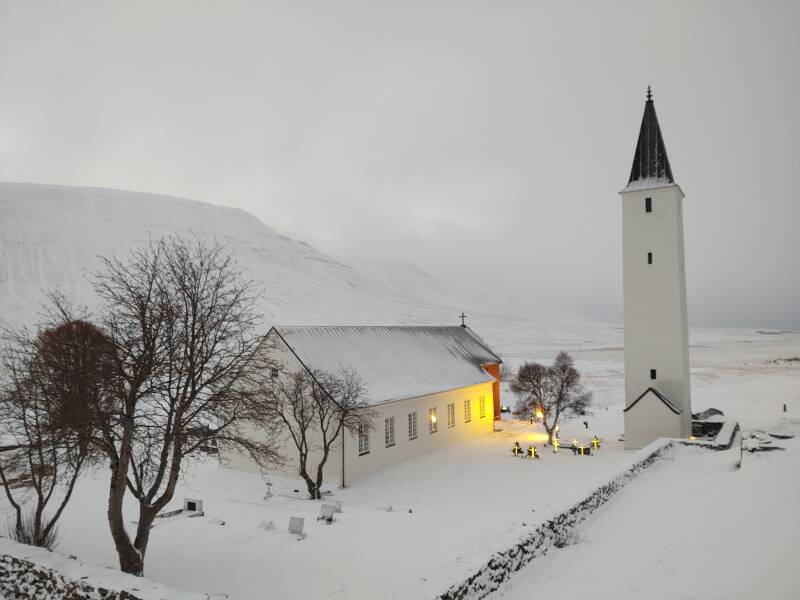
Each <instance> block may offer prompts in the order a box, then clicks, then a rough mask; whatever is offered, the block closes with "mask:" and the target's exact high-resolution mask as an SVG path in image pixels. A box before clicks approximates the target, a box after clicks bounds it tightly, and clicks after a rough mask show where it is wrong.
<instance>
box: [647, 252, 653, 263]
mask: <svg viewBox="0 0 800 600" xmlns="http://www.w3.org/2000/svg"><path fill="white" fill-rule="evenodd" d="M647 264H648V265H652V264H653V253H652V252H648V253H647Z"/></svg>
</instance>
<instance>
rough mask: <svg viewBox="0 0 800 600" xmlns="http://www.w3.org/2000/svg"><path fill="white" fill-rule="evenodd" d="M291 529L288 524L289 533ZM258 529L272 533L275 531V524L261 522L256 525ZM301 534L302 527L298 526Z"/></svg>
mask: <svg viewBox="0 0 800 600" xmlns="http://www.w3.org/2000/svg"><path fill="white" fill-rule="evenodd" d="M291 527H292V525H291V522H290V523H289V531H291ZM258 528H259V529H263V530H264V531H272V530H273V529H275V523H273V522H272V521H261V523H259V524H258ZM302 532H303V526H302V525H300V533H301V534H302Z"/></svg>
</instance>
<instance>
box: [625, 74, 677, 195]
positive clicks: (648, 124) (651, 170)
mask: <svg viewBox="0 0 800 600" xmlns="http://www.w3.org/2000/svg"><path fill="white" fill-rule="evenodd" d="M645 180H647V182H645ZM636 182H642V183H641V184H637V183H636ZM648 183H652V185H648ZM670 183H675V180H674V179H673V178H672V169H670V167H669V159H668V158H667V150H666V148H665V147H664V138H663V137H662V136H661V129H660V128H659V126H658V118H657V117H656V108H655V106H654V105H653V94H652V92H651V91H650V86H649V85H648V86H647V102H646V103H645V105H644V115H643V116H642V127H641V129H640V130H639V141H638V142H637V144H636V153H635V154H634V155H633V166H632V167H631V176H630V179H628V188H632V187H636V188H647V187H652V186H662V185H668V184H670Z"/></svg>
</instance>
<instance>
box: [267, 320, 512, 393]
mask: <svg viewBox="0 0 800 600" xmlns="http://www.w3.org/2000/svg"><path fill="white" fill-rule="evenodd" d="M272 331H275V332H276V333H277V334H278V335H280V337H281V338H282V339H283V340H284V342H286V344H287V345H288V346H289V347H290V348H291V349H292V351H293V352H294V353H295V355H296V356H297V358H298V359H299V360H300V362H302V363H303V364H304V365H305V367H306V368H307V369H309V370H310V371H327V372H336V371H338V370H340V369H342V368H346V369H350V370H353V371H355V372H356V373H358V375H359V376H360V378H361V380H362V382H363V384H364V387H365V388H366V396H367V398H368V400H369V401H370V402H371V403H373V404H375V403H379V402H387V401H389V400H401V399H405V398H415V397H418V396H424V395H427V394H434V393H437V392H444V391H447V390H452V389H456V388H461V387H467V386H471V385H476V384H479V383H487V382H491V381H494V380H495V379H494V377H492V376H491V375H490V374H488V373H487V372H486V371H485V370H484V369H483V368H482V365H486V364H498V363H500V362H502V360H501V359H500V357H499V356H497V355H496V354H495V353H494V352H492V350H491V349H490V348H489V347H488V346H487V345H486V343H485V342H484V341H483V340H482V339H481V338H480V337H478V336H477V335H476V334H475V332H473V331H472V330H471V329H470V328H469V327H460V326H452V327H451V326H442V327H440V326H422V325H419V326H409V325H397V326H329V327H315V326H310V327H295V326H290V327H281V326H276V327H273V329H272Z"/></svg>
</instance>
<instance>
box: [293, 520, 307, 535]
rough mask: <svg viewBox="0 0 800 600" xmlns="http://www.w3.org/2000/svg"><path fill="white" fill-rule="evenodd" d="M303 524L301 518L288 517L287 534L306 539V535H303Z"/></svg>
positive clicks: (303, 521)
mask: <svg viewBox="0 0 800 600" xmlns="http://www.w3.org/2000/svg"><path fill="white" fill-rule="evenodd" d="M305 522H306V520H305V519H304V518H303V517H289V533H293V534H295V535H299V536H300V537H301V538H304V537H306V534H304V533H303V525H305Z"/></svg>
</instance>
